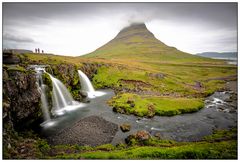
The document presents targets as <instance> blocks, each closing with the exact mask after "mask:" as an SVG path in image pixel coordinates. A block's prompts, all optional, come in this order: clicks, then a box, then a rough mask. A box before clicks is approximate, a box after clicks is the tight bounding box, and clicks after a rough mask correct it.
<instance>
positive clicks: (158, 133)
mask: <svg viewBox="0 0 240 162" xmlns="http://www.w3.org/2000/svg"><path fill="white" fill-rule="evenodd" d="M154 137H157V138H158V139H162V135H161V133H160V132H156V133H155V134H154Z"/></svg>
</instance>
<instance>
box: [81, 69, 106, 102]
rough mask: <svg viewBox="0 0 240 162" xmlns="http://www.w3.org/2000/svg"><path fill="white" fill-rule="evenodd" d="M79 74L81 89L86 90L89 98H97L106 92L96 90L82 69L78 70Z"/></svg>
mask: <svg viewBox="0 0 240 162" xmlns="http://www.w3.org/2000/svg"><path fill="white" fill-rule="evenodd" d="M78 75H79V78H80V83H81V91H83V92H86V93H87V94H88V97H89V98H95V97H98V96H102V95H104V94H105V93H104V92H100V91H95V90H94V88H93V85H92V83H91V81H90V80H89V79H88V77H87V75H86V74H84V73H83V72H82V71H81V70H78Z"/></svg>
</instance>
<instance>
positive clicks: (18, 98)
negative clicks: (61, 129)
mask: <svg viewBox="0 0 240 162" xmlns="http://www.w3.org/2000/svg"><path fill="white" fill-rule="evenodd" d="M40 104H41V103H40V93H39V91H38V88H37V85H36V78H35V74H34V73H33V72H31V71H22V69H21V68H19V69H17V68H15V69H12V68H11V67H5V68H4V70H3V119H4V120H5V119H8V120H11V121H12V122H13V123H14V127H15V129H21V128H23V127H26V125H28V124H30V123H31V122H33V121H34V120H37V119H39V118H41V115H42V114H41V109H40Z"/></svg>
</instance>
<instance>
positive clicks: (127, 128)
mask: <svg viewBox="0 0 240 162" xmlns="http://www.w3.org/2000/svg"><path fill="white" fill-rule="evenodd" d="M120 129H121V130H122V131H123V132H128V131H130V129H131V125H130V124H127V123H124V124H122V125H120Z"/></svg>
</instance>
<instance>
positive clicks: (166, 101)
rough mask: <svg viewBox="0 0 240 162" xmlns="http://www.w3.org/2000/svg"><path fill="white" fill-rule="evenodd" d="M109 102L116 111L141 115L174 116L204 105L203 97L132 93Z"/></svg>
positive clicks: (118, 96)
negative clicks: (174, 96)
mask: <svg viewBox="0 0 240 162" xmlns="http://www.w3.org/2000/svg"><path fill="white" fill-rule="evenodd" d="M109 104H110V105H111V106H113V110H114V111H116V112H120V113H126V114H134V115H137V116H140V117H143V116H149V117H151V116H154V115H162V116H173V115H178V114H181V113H190V112H195V111H198V110H199V109H201V108H203V106H204V103H203V100H202V99H196V98H173V97H158V96H140V95H137V94H131V93H123V94H120V95H117V96H116V97H113V98H112V99H111V100H110V101H109Z"/></svg>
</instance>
